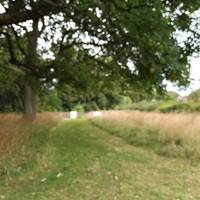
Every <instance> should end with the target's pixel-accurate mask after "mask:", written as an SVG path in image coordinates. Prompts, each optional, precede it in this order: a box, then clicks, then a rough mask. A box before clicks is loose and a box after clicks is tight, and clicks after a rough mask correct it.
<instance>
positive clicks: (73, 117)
mask: <svg viewBox="0 0 200 200" xmlns="http://www.w3.org/2000/svg"><path fill="white" fill-rule="evenodd" d="M77 117H78V113H77V111H71V112H70V113H69V118H70V119H77Z"/></svg>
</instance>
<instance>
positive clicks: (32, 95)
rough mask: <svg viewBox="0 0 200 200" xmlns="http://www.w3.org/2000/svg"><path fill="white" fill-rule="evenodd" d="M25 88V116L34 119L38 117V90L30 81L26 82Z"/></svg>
mask: <svg viewBox="0 0 200 200" xmlns="http://www.w3.org/2000/svg"><path fill="white" fill-rule="evenodd" d="M24 90H25V91H24V117H25V118H26V119H28V120H31V121H33V120H35V119H36V92H35V90H34V89H33V87H32V86H31V84H30V82H26V83H25V88H24Z"/></svg>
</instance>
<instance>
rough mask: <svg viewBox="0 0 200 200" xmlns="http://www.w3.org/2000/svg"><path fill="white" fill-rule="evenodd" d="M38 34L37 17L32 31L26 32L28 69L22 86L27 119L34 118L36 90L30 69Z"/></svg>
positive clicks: (35, 51) (34, 57)
mask: <svg viewBox="0 0 200 200" xmlns="http://www.w3.org/2000/svg"><path fill="white" fill-rule="evenodd" d="M38 36H39V29H38V19H36V20H33V23H32V31H31V32H29V33H28V45H27V55H26V64H27V66H29V68H30V71H29V72H28V73H27V75H26V78H25V79H26V81H25V86H24V89H25V91H24V117H25V118H27V119H28V120H31V121H33V120H35V119H36V90H37V80H36V77H35V74H34V73H32V69H34V68H35V64H36V62H37V40H38Z"/></svg>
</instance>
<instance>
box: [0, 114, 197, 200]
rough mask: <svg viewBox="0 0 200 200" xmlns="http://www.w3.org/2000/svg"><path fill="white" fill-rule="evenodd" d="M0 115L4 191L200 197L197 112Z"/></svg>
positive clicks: (52, 196) (107, 197) (41, 198)
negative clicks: (70, 116) (69, 116)
mask: <svg viewBox="0 0 200 200" xmlns="http://www.w3.org/2000/svg"><path fill="white" fill-rule="evenodd" d="M64 116H66V113H44V114H39V115H38V118H37V120H36V121H35V122H33V123H30V122H28V121H26V120H24V119H22V116H20V115H16V114H1V115H0V137H1V141H0V152H1V154H0V199H9V200H13V199H14V200H23V199H24V200H25V199H34V200H35V199H36V200H37V199H38V200H46V199H48V200H57V199H58V200H59V199H60V200H61V199H62V200H63V199H64V200H68V199H69V200H90V199H91V200H93V199H98V200H129V199H131V200H132V199H133V200H134V199H140V200H146V199H148V200H160V199H161V200H168V199H172V200H178V199H179V200H190V199H192V200H198V199H200V192H199V184H200V170H199V167H200V165H199V161H200V153H199V152H200V151H199V150H200V148H199V146H200V145H199V144H200V136H199V133H200V124H199V123H198V122H199V120H200V115H199V114H194V113H193V114H184V113H169V114H161V113H150V112H149V113H146V112H138V111H110V112H108V111H106V112H103V115H102V117H100V118H92V117H91V116H85V117H82V118H80V119H77V120H66V119H64Z"/></svg>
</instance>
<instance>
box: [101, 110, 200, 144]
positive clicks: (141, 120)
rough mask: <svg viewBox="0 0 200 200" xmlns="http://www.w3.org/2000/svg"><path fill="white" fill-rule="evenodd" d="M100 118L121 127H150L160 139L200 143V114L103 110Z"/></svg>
mask: <svg viewBox="0 0 200 200" xmlns="http://www.w3.org/2000/svg"><path fill="white" fill-rule="evenodd" d="M102 119H103V120H104V121H105V122H110V123H113V124H115V125H118V126H119V125H120V126H123V127H150V128H152V129H154V130H156V131H155V132H156V133H158V134H159V137H160V138H161V139H162V140H168V139H171V140H177V139H180V140H182V141H184V142H185V143H190V145H193V144H195V145H196V144H198V145H200V114H196V113H190V114H188V113H169V114H162V113H149V112H148V113H146V112H139V111H110V112H103V117H102Z"/></svg>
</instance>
